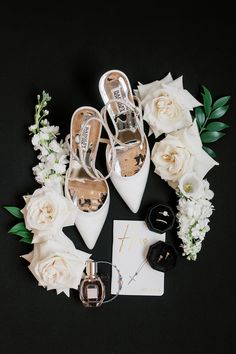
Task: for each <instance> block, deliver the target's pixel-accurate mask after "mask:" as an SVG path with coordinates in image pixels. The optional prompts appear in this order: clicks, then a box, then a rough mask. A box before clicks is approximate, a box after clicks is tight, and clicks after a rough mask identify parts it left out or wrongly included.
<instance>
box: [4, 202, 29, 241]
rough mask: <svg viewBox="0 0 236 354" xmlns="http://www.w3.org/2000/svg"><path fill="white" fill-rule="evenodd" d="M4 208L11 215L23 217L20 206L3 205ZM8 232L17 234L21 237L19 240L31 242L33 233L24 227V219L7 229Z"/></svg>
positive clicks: (18, 217)
mask: <svg viewBox="0 0 236 354" xmlns="http://www.w3.org/2000/svg"><path fill="white" fill-rule="evenodd" d="M4 209H6V210H7V211H8V212H9V213H10V214H11V215H13V216H15V217H16V218H17V219H24V216H23V214H22V212H21V210H20V208H17V207H13V206H5V207H4ZM8 233H9V234H12V235H16V236H19V237H20V238H21V239H20V242H25V243H32V239H33V235H32V233H31V232H30V231H29V230H27V229H26V227H25V223H24V221H21V222H18V223H17V224H16V225H14V226H13V227H12V228H11V229H10V230H9V231H8Z"/></svg>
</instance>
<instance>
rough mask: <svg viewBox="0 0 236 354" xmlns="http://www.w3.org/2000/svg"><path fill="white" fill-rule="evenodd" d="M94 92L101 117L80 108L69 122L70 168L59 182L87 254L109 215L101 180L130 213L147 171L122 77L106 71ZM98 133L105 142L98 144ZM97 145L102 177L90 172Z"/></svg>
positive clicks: (135, 107) (137, 112)
mask: <svg viewBox="0 0 236 354" xmlns="http://www.w3.org/2000/svg"><path fill="white" fill-rule="evenodd" d="M99 90H100V94H101V96H102V99H103V101H104V104H105V106H104V108H103V109H102V111H101V113H99V112H98V111H97V110H96V109H94V108H92V107H87V106H86V107H81V108H78V109H77V110H76V111H75V112H74V114H73V116H72V119H71V130H70V144H69V148H70V164H69V168H68V170H67V173H66V180H65V195H66V197H67V198H68V199H70V200H72V201H73V203H74V204H75V205H76V206H77V208H78V215H77V218H76V222H75V224H76V227H77V229H78V231H79V233H80V235H81V237H82V238H83V240H84V242H85V244H86V246H87V247H88V248H89V249H92V248H93V247H94V246H95V244H96V241H97V239H98V236H99V234H100V232H101V229H102V227H103V224H104V222H105V220H106V217H107V213H108V210H109V204H110V192H109V186H108V184H107V178H109V177H110V179H111V181H112V183H113V184H114V186H115V188H116V189H117V191H118V193H119V194H120V196H121V197H122V198H123V200H124V201H125V203H126V204H127V205H128V207H129V208H130V209H131V210H132V212H133V213H136V212H137V211H138V209H139V207H140V204H141V200H142V197H143V193H144V189H145V186H146V182H147V177H148V172H149V165H150V151H149V146H148V141H147V138H146V136H145V133H144V129H143V121H142V110H141V107H140V103H139V99H138V98H137V97H135V96H133V94H132V90H131V86H130V83H129V80H128V78H127V76H126V75H125V74H124V73H123V72H121V71H119V70H111V71H108V72H107V73H105V74H104V75H103V76H102V77H101V79H100V82H99ZM108 118H109V119H110V122H109V123H110V124H109V123H108ZM110 126H112V128H110ZM102 128H104V130H105V131H106V134H107V137H108V138H107V139H103V138H101V133H102ZM99 143H106V144H107V148H106V165H107V170H108V174H107V176H103V175H102V173H101V172H100V171H99V170H98V169H97V168H96V166H95V162H96V156H97V152H98V146H99Z"/></svg>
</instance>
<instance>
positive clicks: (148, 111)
mask: <svg viewBox="0 0 236 354" xmlns="http://www.w3.org/2000/svg"><path fill="white" fill-rule="evenodd" d="M137 94H138V96H139V97H140V99H141V103H142V105H143V107H144V115H143V119H144V120H146V122H147V123H148V124H149V126H150V129H151V132H153V133H154V134H155V136H156V137H158V136H159V135H160V134H162V133H169V132H172V131H174V130H177V129H181V128H184V127H187V126H189V125H191V123H192V117H191V114H190V110H193V108H194V107H197V106H200V105H201V103H200V102H198V101H197V100H196V99H195V98H194V97H193V96H192V95H191V94H190V93H189V92H188V91H187V90H185V89H184V88H183V77H182V76H181V77H179V78H178V79H176V80H173V78H172V76H171V74H170V73H169V74H168V75H167V76H166V77H164V79H162V80H156V81H154V82H151V83H149V84H146V85H142V84H139V85H138V88H137Z"/></svg>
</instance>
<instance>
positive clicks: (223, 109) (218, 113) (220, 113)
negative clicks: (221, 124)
mask: <svg viewBox="0 0 236 354" xmlns="http://www.w3.org/2000/svg"><path fill="white" fill-rule="evenodd" d="M228 108H229V105H227V106H223V107H219V108H216V109H215V110H214V111H212V112H211V114H210V117H209V119H218V118H221V117H222V116H223V115H224V114H225V113H226V112H227V111H228Z"/></svg>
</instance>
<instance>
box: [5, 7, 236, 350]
mask: <svg viewBox="0 0 236 354" xmlns="http://www.w3.org/2000/svg"><path fill="white" fill-rule="evenodd" d="M65 6H66V4H64V3H63V6H62V5H60V4H59V2H57V5H56V6H55V7H53V6H49V7H48V5H47V4H46V3H45V2H42V3H40V2H38V5H35V6H34V7H33V8H29V7H28V6H26V5H22V3H20V4H19V5H17V6H16V5H14V6H13V5H12V6H11V5H10V4H8V5H1V15H0V17H1V20H0V48H1V54H0V63H1V66H0V68H1V69H0V86H1V98H0V100H1V105H0V134H1V137H0V142H1V174H0V176H1V183H0V186H1V205H19V206H23V200H22V199H21V195H23V194H26V193H27V192H29V193H31V192H32V191H33V190H34V189H35V188H36V187H37V185H36V183H34V181H33V178H32V174H31V167H32V166H33V165H35V164H36V155H35V153H34V151H33V149H32V147H31V144H30V139H29V137H28V135H27V126H29V125H30V124H31V123H32V113H33V105H34V99H35V95H36V94H37V93H38V92H41V91H42V89H45V90H47V91H49V92H50V94H51V95H52V97H53V101H52V102H51V103H50V106H49V109H50V121H51V123H52V124H53V123H54V124H58V125H60V127H61V133H62V136H65V135H66V134H67V133H68V131H69V123H70V118H71V115H72V113H73V111H74V110H75V109H76V108H77V107H79V106H81V105H93V106H95V107H97V108H99V109H100V108H101V106H102V103H101V99H100V97H99V94H98V87H97V86H98V80H99V77H100V76H101V75H102V74H103V73H104V72H105V71H106V70H108V69H112V68H117V69H121V70H123V71H125V72H126V73H127V75H128V76H129V78H130V81H131V84H132V85H133V86H135V84H136V82H137V81H138V80H139V81H141V82H143V83H146V82H150V81H152V80H155V79H158V78H161V77H163V76H164V75H165V74H167V73H168V71H171V72H172V73H173V75H174V76H175V77H177V76H179V75H182V74H183V75H184V84H185V87H186V88H187V89H188V90H189V91H190V92H191V93H192V94H194V95H196V96H197V95H198V93H199V87H200V84H205V85H206V86H208V87H209V88H210V89H211V90H212V91H213V92H215V94H216V96H221V95H226V94H231V95H232V96H234V97H235V65H236V64H235V62H236V61H235V56H234V48H235V39H234V36H233V33H234V32H235V26H234V23H235V18H233V17H232V16H231V14H230V11H229V10H228V12H227V13H228V15H227V14H224V15H222V16H223V17H220V16H218V17H217V16H216V15H215V14H213V13H212V14H211V15H209V16H208V15H206V14H205V16H204V17H203V18H202V16H203V14H202V13H204V12H205V8H200V9H198V10H199V13H198V14H197V16H196V17H194V18H193V17H192V15H194V13H195V11H196V8H193V9H191V16H189V17H188V16H182V18H181V16H180V13H176V12H173V13H170V10H171V9H167V8H166V9H163V10H162V9H161V8H158V9H154V8H152V7H151V6H144V4H143V5H142V7H141V8H140V10H137V6H136V12H135V10H134V9H133V10H132V12H129V11H128V10H127V9H126V8H123V7H122V6H121V5H120V4H117V6H116V7H115V4H114V5H113V10H112V4H111V3H110V5H109V9H108V10H106V7H105V6H103V5H99V6H98V5H97V6H95V5H92V2H91V3H89V2H87V4H84V5H83V6H81V7H80V6H79V5H78V6H77V7H75V6H71V5H70V4H69V3H68V4H67V7H65ZM191 6H193V5H191ZM195 6H196V4H195ZM199 6H200V5H199ZM201 11H202V12H201ZM222 12H224V10H222ZM195 15H196V13H195ZM218 15H220V14H218ZM197 97H198V98H200V97H199V96H197ZM234 97H233V100H232V104H231V109H230V112H229V113H228V114H227V117H225V121H226V120H227V123H229V124H230V126H231V129H230V130H229V131H228V134H227V137H226V138H225V139H223V140H222V141H220V142H217V143H215V146H214V148H215V150H216V151H217V155H218V161H219V162H220V166H219V167H215V168H214V170H212V171H211V172H210V173H209V175H208V179H209V181H210V183H211V186H212V189H213V190H214V191H215V199H214V204H215V208H216V210H215V212H214V215H213V217H212V218H211V231H210V232H209V233H208V235H207V238H206V240H205V242H204V245H203V250H202V252H201V253H200V256H199V258H198V260H197V262H195V263H194V262H192V263H189V262H187V261H185V260H184V259H183V258H181V257H179V260H178V265H177V267H176V268H175V269H174V270H173V271H172V272H170V273H169V274H167V276H166V279H165V294H164V296H162V297H160V298H158V297H131V296H130V297H125V296H124V297H119V299H118V300H117V301H116V302H114V303H112V304H110V305H106V306H104V307H102V308H101V309H97V310H94V311H89V310H87V309H84V308H83V307H82V305H81V303H80V301H79V300H78V294H77V293H76V292H72V295H71V298H70V299H67V298H66V297H65V296H63V295H60V296H56V295H55V293H54V292H46V291H45V290H44V289H42V288H40V287H38V286H37V282H36V281H35V280H34V278H33V277H32V276H31V274H30V273H29V272H28V271H27V268H26V265H27V264H26V262H24V261H23V260H22V259H20V258H19V256H20V255H21V254H24V253H27V252H28V251H29V248H30V246H27V245H24V244H21V243H19V242H18V241H17V240H16V238H14V237H11V236H9V235H8V234H7V230H8V228H9V227H10V226H12V224H13V222H14V221H13V219H12V217H11V216H10V215H7V213H5V212H4V211H1V223H0V226H1V236H0V257H1V262H0V279H1V289H0V320H1V325H0V350H1V353H4V354H5V353H29V354H31V353H73V354H74V353H79V354H90V353H98V354H123V353H124V354H139V353H140V354H141V353H150V354H152V353H160V354H166V353H168V354H169V353H181V354H189V353H190V354H192V353H193V354H199V353H224V354H228V353H233V352H235V350H233V341H234V339H235V327H234V317H235V300H234V296H233V295H234V289H235V272H234V269H235V268H234V267H235V259H233V256H234V257H235V244H236V241H235V239H236V235H235V212H234V210H235V207H234V205H235V153H236V151H235V134H236V130H235V108H236V107H235V100H234ZM153 142H154V141H153V140H152V139H151V146H152V144H153ZM110 189H111V194H112V199H111V207H110V211H109V215H108V218H107V221H106V224H105V226H104V229H103V231H102V234H101V236H100V238H99V240H98V243H97V245H96V248H95V249H94V254H93V255H94V258H95V259H110V258H111V246H112V242H111V240H112V221H113V219H132V220H136V219H137V220H140V219H143V218H144V214H145V210H146V207H147V206H148V205H149V204H150V203H152V202H155V201H157V200H159V201H162V202H165V203H170V204H171V205H173V206H174V200H175V198H174V193H173V191H172V190H170V189H169V188H168V186H167V185H166V184H165V183H164V182H162V181H161V180H160V178H159V177H158V176H156V175H154V173H153V166H151V171H150V175H149V179H148V184H147V188H146V192H145V195H144V199H143V203H142V206H141V208H140V211H139V213H138V214H137V215H133V214H132V213H131V212H130V211H129V210H128V209H127V208H126V207H125V205H124V204H123V202H122V201H121V199H120V198H119V196H118V195H117V193H116V192H115V190H114V188H113V187H112V185H111V184H110ZM66 232H67V234H68V236H70V237H71V238H72V239H73V240H74V241H75V243H76V246H77V247H80V246H81V245H82V243H81V242H80V240H79V238H78V236H77V233H76V230H75V229H74V228H69V229H68V230H67V231H66ZM175 237H176V236H175V234H174V233H173V234H168V236H167V239H168V241H169V242H174V240H175Z"/></svg>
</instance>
